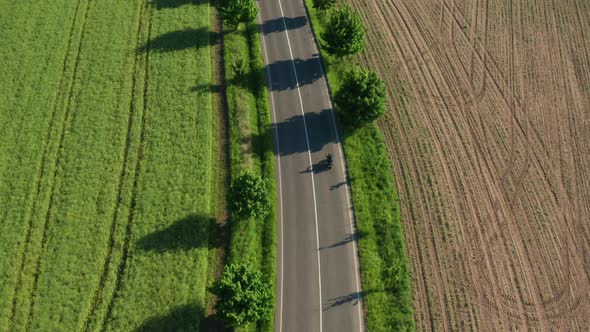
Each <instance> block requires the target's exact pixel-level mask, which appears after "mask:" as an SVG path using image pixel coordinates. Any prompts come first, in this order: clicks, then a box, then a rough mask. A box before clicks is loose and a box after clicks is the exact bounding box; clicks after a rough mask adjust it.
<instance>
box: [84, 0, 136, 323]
mask: <svg viewBox="0 0 590 332" xmlns="http://www.w3.org/2000/svg"><path fill="white" fill-rule="evenodd" d="M146 6H147V4H146V3H145V2H144V1H142V2H141V4H140V12H139V22H138V27H137V37H136V40H135V47H134V50H137V49H138V46H139V43H140V40H141V36H142V31H143V15H144V12H145V7H146ZM140 58H141V53H140V52H136V55H135V57H134V62H133V72H132V76H131V100H130V104H129V117H128V120H127V121H128V122H127V134H126V138H125V152H124V159H123V163H122V165H121V174H120V176H119V184H118V189H117V199H116V203H115V207H114V213H113V219H112V221H111V227H110V232H109V246H108V252H107V255H106V257H105V260H104V264H103V268H102V273H101V276H100V278H99V281H98V285H97V286H96V289H95V292H94V297H93V301H92V302H91V308H90V310H89V312H88V315H87V316H86V318H85V319H84V322H83V330H84V331H87V330H88V328H89V325H88V324H89V323H90V319H91V317H92V316H93V315H94V314H95V312H96V309H97V307H98V304H99V301H100V298H101V294H102V292H103V290H104V287H105V283H106V281H107V278H108V275H109V270H110V266H111V262H112V258H113V248H114V246H115V240H116V229H117V224H118V223H117V220H118V219H119V210H120V209H121V202H122V200H123V193H124V191H123V187H124V182H125V179H126V178H127V177H128V174H127V165H128V163H129V158H130V157H129V154H130V150H131V145H132V140H133V123H134V121H133V120H134V118H135V116H136V114H135V113H136V112H135V111H136V104H135V97H136V93H135V91H136V88H137V77H138V74H139V70H140V66H139V59H140ZM146 67H147V65H146ZM142 111H143V110H142ZM142 115H143V112H142V113H140V114H139V116H142ZM141 130H142V131H143V123H142V128H141ZM142 142H143V141H142ZM136 177H137V174H136ZM133 196H135V192H134V194H133ZM128 221H130V219H128Z"/></svg>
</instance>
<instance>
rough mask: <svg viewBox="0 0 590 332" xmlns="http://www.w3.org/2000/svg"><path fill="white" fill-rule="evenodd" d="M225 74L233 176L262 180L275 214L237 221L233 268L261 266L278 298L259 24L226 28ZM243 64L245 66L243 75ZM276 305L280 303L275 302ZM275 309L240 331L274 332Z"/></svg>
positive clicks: (233, 232)
mask: <svg viewBox="0 0 590 332" xmlns="http://www.w3.org/2000/svg"><path fill="white" fill-rule="evenodd" d="M224 45H225V59H224V60H225V71H226V83H227V101H228V108H229V122H230V126H229V140H230V142H229V143H230V163H231V177H232V178H234V177H237V176H239V175H240V174H241V173H243V172H244V171H249V172H252V173H254V174H258V175H260V176H262V178H263V179H264V180H265V181H266V183H267V188H268V199H269V201H270V202H271V211H270V213H269V215H268V217H267V218H266V219H265V220H232V222H231V240H230V247H229V257H228V263H233V262H244V261H246V262H250V263H252V264H253V265H254V266H256V267H258V268H259V269H260V270H261V271H262V273H263V275H264V278H265V280H266V281H267V282H268V284H270V285H272V291H273V298H274V290H275V287H274V285H275V282H276V281H275V275H276V267H275V265H276V241H277V239H276V207H275V202H276V192H275V165H274V155H273V149H272V136H271V129H270V126H271V118H270V107H269V101H268V92H267V90H266V80H265V76H264V64H263V61H262V54H261V46H260V39H259V35H258V25H257V24H256V23H250V24H240V25H239V26H238V28H237V29H235V30H233V29H229V28H225V29H224ZM240 62H243V63H244V64H245V68H246V70H245V72H244V73H242V74H241V75H240V74H239V72H240V71H241V70H239V69H238V70H236V69H237V68H240V67H241V66H240V65H239V63H240ZM273 303H274V300H273ZM273 321H274V310H273V311H272V313H271V314H270V315H269V317H268V318H267V320H266V321H265V322H261V323H259V324H257V326H254V325H253V324H252V325H250V326H247V327H245V328H241V329H239V330H240V331H255V330H256V331H258V330H262V331H271V330H272V329H273V325H274V324H273Z"/></svg>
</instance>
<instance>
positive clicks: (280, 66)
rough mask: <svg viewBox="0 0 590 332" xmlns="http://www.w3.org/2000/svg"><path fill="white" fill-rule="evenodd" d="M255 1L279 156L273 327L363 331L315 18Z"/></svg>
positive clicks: (285, 4) (286, 5)
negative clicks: (331, 159) (312, 23)
mask: <svg viewBox="0 0 590 332" xmlns="http://www.w3.org/2000/svg"><path fill="white" fill-rule="evenodd" d="M279 1H280V2H279ZM257 4H258V6H259V8H260V17H259V20H260V23H261V25H262V36H261V38H262V47H263V53H264V57H265V63H266V64H267V69H268V71H267V74H268V78H269V89H270V98H271V107H272V110H273V134H274V135H275V136H274V137H275V153H276V156H277V157H276V163H277V188H278V200H279V202H278V207H279V249H278V269H277V278H278V280H277V303H276V309H277V314H276V323H275V330H276V331H361V330H363V323H362V308H361V304H362V303H361V302H360V301H359V300H360V284H359V283H360V277H359V269H358V257H357V248H356V242H355V241H353V239H355V236H354V234H352V232H353V227H352V226H353V225H352V223H353V219H352V211H351V203H350V199H349V190H350V188H349V186H348V183H347V181H346V176H345V167H346V165H344V164H343V163H344V159H343V157H342V148H341V145H340V143H339V139H338V134H337V131H336V127H335V124H334V118H333V116H334V115H333V111H332V109H331V103H330V98H329V93H328V87H327V84H326V81H325V78H324V77H323V74H322V69H321V65H320V60H319V58H318V55H317V49H316V46H315V41H314V37H313V33H312V30H311V27H310V24H309V19H308V17H307V13H306V10H305V7H304V5H303V1H302V0H258V2H257ZM303 114H305V116H303ZM328 153H332V154H333V155H334V167H333V168H332V169H328V168H327V164H326V163H325V155H326V154H328Z"/></svg>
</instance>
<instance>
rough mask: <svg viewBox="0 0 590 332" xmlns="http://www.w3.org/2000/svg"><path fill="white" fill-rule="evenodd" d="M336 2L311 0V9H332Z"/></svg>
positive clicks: (331, 0) (335, 0)
mask: <svg viewBox="0 0 590 332" xmlns="http://www.w3.org/2000/svg"><path fill="white" fill-rule="evenodd" d="M336 2H338V0H313V8H316V9H319V10H326V9H330V8H332V7H334V5H335V4H336Z"/></svg>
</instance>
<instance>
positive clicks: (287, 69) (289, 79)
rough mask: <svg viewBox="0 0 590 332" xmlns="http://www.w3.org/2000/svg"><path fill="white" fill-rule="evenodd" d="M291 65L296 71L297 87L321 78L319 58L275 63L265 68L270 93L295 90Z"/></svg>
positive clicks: (295, 84)
mask: <svg viewBox="0 0 590 332" xmlns="http://www.w3.org/2000/svg"><path fill="white" fill-rule="evenodd" d="M293 64H295V69H296V70H297V78H298V79H299V86H303V85H307V84H311V83H313V82H315V81H316V80H318V79H320V78H321V77H322V75H321V70H320V68H321V67H320V58H319V57H313V58H309V59H299V58H297V59H295V60H293V62H291V60H281V61H275V62H273V63H271V64H268V65H267V66H266V68H267V69H268V72H269V74H270V80H271V86H270V89H271V91H283V90H287V89H295V88H297V80H296V79H295V75H294V74H293Z"/></svg>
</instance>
